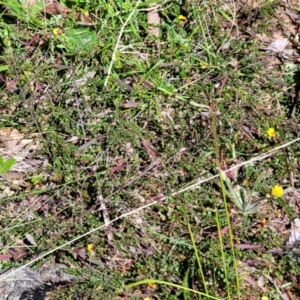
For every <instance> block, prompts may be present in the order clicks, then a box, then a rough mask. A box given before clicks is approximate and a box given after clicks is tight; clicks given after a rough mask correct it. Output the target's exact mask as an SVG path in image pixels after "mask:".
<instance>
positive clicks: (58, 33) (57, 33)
mask: <svg viewBox="0 0 300 300" xmlns="http://www.w3.org/2000/svg"><path fill="white" fill-rule="evenodd" d="M62 33H63V31H62V30H61V29H60V28H57V27H56V28H54V29H53V34H54V35H61V34H62Z"/></svg>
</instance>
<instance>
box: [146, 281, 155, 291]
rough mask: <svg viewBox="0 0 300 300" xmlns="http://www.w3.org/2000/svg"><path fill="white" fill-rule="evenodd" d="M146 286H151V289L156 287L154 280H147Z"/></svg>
mask: <svg viewBox="0 0 300 300" xmlns="http://www.w3.org/2000/svg"><path fill="white" fill-rule="evenodd" d="M148 286H149V287H150V288H151V289H154V290H155V289H156V284H155V283H154V282H149V283H148Z"/></svg>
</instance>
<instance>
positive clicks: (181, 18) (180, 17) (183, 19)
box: [178, 15, 187, 24]
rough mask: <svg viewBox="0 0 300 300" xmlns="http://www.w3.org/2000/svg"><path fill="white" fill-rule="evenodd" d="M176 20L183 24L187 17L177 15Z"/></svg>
mask: <svg viewBox="0 0 300 300" xmlns="http://www.w3.org/2000/svg"><path fill="white" fill-rule="evenodd" d="M178 20H179V21H180V23H181V24H185V23H186V22H187V18H186V17H185V16H183V15H179V16H178Z"/></svg>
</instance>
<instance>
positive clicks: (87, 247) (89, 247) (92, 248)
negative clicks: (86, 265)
mask: <svg viewBox="0 0 300 300" xmlns="http://www.w3.org/2000/svg"><path fill="white" fill-rule="evenodd" d="M86 249H87V251H88V252H90V253H91V252H93V251H94V245H93V244H88V245H87V246H86Z"/></svg>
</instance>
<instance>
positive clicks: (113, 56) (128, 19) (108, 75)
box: [104, 0, 141, 87]
mask: <svg viewBox="0 0 300 300" xmlns="http://www.w3.org/2000/svg"><path fill="white" fill-rule="evenodd" d="M140 2H141V0H138V2H137V3H136V5H135V7H134V9H133V10H132V12H131V13H130V14H129V16H128V18H127V20H126V21H125V23H124V24H123V26H122V28H121V31H120V33H119V36H118V39H117V42H116V45H115V49H114V51H113V54H112V58H111V61H110V64H109V67H108V70H107V76H106V79H105V81H104V87H106V86H107V83H108V80H109V77H110V74H111V70H112V67H113V65H114V62H115V59H116V54H117V51H118V48H119V44H120V41H121V38H122V35H123V32H124V30H125V27H126V26H127V24H128V23H129V21H130V19H131V18H132V16H133V14H134V13H135V12H136V10H137V8H138V6H139V5H140Z"/></svg>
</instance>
